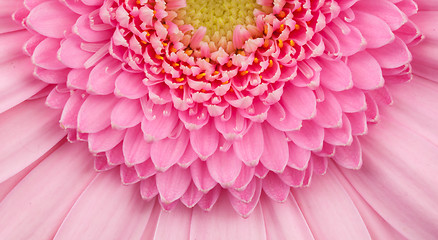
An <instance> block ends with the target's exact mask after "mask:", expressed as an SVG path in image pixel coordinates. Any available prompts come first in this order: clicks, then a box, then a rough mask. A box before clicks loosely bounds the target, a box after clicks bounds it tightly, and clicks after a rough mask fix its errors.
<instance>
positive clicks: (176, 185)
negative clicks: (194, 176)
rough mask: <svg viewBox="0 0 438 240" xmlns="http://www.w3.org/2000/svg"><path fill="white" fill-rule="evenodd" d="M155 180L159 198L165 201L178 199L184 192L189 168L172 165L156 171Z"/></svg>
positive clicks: (186, 186)
mask: <svg viewBox="0 0 438 240" xmlns="http://www.w3.org/2000/svg"><path fill="white" fill-rule="evenodd" d="M156 180H157V188H158V192H159V193H160V197H161V200H162V201H163V202H165V203H171V202H174V201H175V200H178V199H179V198H180V197H181V196H182V195H183V194H184V193H185V192H186V190H187V188H188V187H189V185H190V182H191V177H190V172H189V170H187V169H183V168H181V167H179V166H173V167H172V168H170V169H169V170H167V171H165V172H159V173H157V175H156Z"/></svg>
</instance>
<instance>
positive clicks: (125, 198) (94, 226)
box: [55, 171, 154, 239]
mask: <svg viewBox="0 0 438 240" xmlns="http://www.w3.org/2000/svg"><path fill="white" fill-rule="evenodd" d="M117 175H118V172H117V171H111V172H110V173H106V174H100V175H99V176H98V177H97V178H96V179H95V180H94V181H93V182H92V183H91V184H90V185H89V186H88V188H87V189H86V190H85V192H84V193H82V195H81V196H80V198H79V199H78V200H77V202H76V203H75V204H74V206H73V208H72V209H71V210H70V212H69V213H68V215H67V217H66V218H65V220H64V222H63V223H62V225H61V226H60V228H59V230H58V232H57V233H56V236H55V239H67V238H74V239H109V238H116V239H122V238H131V239H132V238H137V239H138V238H140V237H141V235H142V234H143V231H144V229H145V226H146V223H147V222H148V220H149V217H150V214H151V210H152V208H153V207H154V202H145V201H143V200H142V199H141V198H140V196H139V194H138V188H136V187H126V186H123V185H122V184H120V180H119V178H118V176H117Z"/></svg>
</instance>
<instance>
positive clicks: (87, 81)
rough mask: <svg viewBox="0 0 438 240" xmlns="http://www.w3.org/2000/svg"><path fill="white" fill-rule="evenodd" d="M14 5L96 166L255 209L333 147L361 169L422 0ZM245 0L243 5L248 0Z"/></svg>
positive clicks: (148, 188) (168, 195)
mask: <svg viewBox="0 0 438 240" xmlns="http://www.w3.org/2000/svg"><path fill="white" fill-rule="evenodd" d="M25 4H26V5H25V8H22V9H21V10H19V11H17V12H16V13H15V14H14V18H15V20H16V21H18V22H21V23H22V24H23V25H24V26H25V27H26V28H27V29H28V30H29V32H31V33H32V37H30V38H29V40H28V41H27V42H26V44H25V45H24V50H25V52H26V53H27V54H28V55H29V56H31V59H32V61H33V64H34V65H35V76H37V77H38V78H39V79H41V80H42V81H43V82H46V83H48V84H50V87H49V88H50V93H49V94H48V96H47V101H46V103H47V105H49V106H50V107H52V108H55V109H62V115H61V117H60V124H61V126H62V127H63V128H65V129H66V130H67V132H68V139H69V140H70V141H77V140H79V141H86V142H88V147H89V150H90V152H92V153H93V154H95V168H96V169H97V170H98V171H103V170H108V169H111V168H114V167H118V166H120V174H121V179H122V182H123V183H125V184H134V183H140V189H141V190H140V191H141V195H142V197H143V198H144V199H151V198H154V197H155V196H157V195H158V196H159V199H160V203H161V205H162V207H163V208H165V209H172V208H173V207H175V205H176V203H177V202H178V201H181V202H182V203H183V204H184V205H186V206H187V207H193V206H195V205H198V206H200V207H201V208H202V209H204V210H209V209H211V208H212V207H213V205H214V204H215V202H216V201H217V199H218V197H219V194H220V192H221V191H227V192H228V196H229V200H230V202H231V204H232V206H233V207H234V209H235V210H236V211H237V212H238V213H240V214H241V215H243V216H248V215H249V214H250V213H251V212H252V211H253V210H254V208H255V206H256V204H257V203H258V200H259V197H260V195H261V192H262V190H263V191H264V192H265V193H266V194H267V195H268V196H269V197H270V198H272V199H273V200H275V201H279V202H283V201H286V200H287V198H288V196H289V192H290V188H291V187H301V186H308V185H309V184H310V181H311V178H312V175H313V174H324V173H325V172H326V170H327V166H328V164H329V161H330V160H331V159H332V160H334V161H335V162H336V163H337V164H338V165H340V166H342V167H345V168H351V169H358V168H360V167H361V165H362V152H361V144H360V142H359V139H358V136H360V135H364V134H366V133H367V129H368V124H370V123H374V122H376V121H377V120H378V118H379V108H378V105H379V104H381V103H385V104H389V103H391V102H392V99H391V96H390V94H389V91H388V89H387V88H386V84H391V83H399V82H405V81H408V80H410V79H411V66H410V61H411V58H412V57H411V53H410V52H409V50H408V48H407V45H413V44H416V43H417V42H418V41H420V40H421V39H422V36H421V35H420V33H419V31H418V29H417V28H416V26H415V24H413V22H412V21H411V20H409V18H408V16H411V15H413V14H415V13H416V11H417V7H416V4H415V3H414V2H413V1H410V0H406V1H401V2H397V3H394V1H389V0H382V1H365V0H364V1H357V0H336V1H335V0H319V1H309V0H287V1H286V0H279V1H266V0H260V1H255V0H235V1H231V0H224V1H219V2H218V1H213V0H211V1H197V0H187V1H184V0H155V1H148V0H137V1H133V0H127V1H120V0H94V1H69V0H65V1H62V2H58V1H38V2H25ZM236 6H238V7H237V8H236Z"/></svg>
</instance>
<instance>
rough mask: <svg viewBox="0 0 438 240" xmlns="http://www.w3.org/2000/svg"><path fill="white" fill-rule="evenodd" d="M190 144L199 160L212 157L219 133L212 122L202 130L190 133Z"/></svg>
mask: <svg viewBox="0 0 438 240" xmlns="http://www.w3.org/2000/svg"><path fill="white" fill-rule="evenodd" d="M190 144H191V145H192V148H193V150H194V151H195V152H196V153H197V154H198V156H199V158H201V159H207V158H208V157H210V156H211V155H213V154H214V152H215V151H216V149H217V147H218V144H219V132H218V131H217V130H216V127H215V125H214V122H213V121H212V120H211V121H209V123H207V124H206V125H204V126H203V127H202V128H200V129H198V130H193V131H190Z"/></svg>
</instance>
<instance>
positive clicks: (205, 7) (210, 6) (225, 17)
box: [177, 0, 262, 45]
mask: <svg viewBox="0 0 438 240" xmlns="http://www.w3.org/2000/svg"><path fill="white" fill-rule="evenodd" d="M186 4H187V6H186V7H185V8H181V9H179V10H178V11H177V13H178V17H177V19H178V20H180V21H182V22H183V24H190V25H192V26H193V27H194V28H195V29H198V28H199V27H206V28H207V32H206V35H205V37H204V39H203V40H204V41H206V42H210V41H212V42H215V43H219V42H222V44H223V43H224V40H226V42H231V41H232V39H233V30H234V28H235V26H237V25H242V26H245V27H246V28H247V29H248V28H255V20H254V11H255V10H256V9H261V8H262V7H261V6H260V5H258V4H257V3H256V0H187V1H186ZM182 22H180V23H182ZM222 44H218V45H222Z"/></svg>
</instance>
